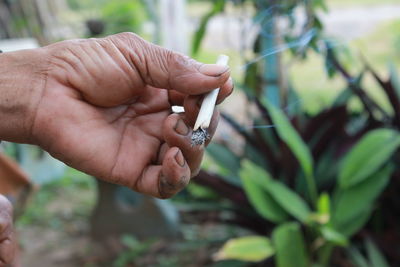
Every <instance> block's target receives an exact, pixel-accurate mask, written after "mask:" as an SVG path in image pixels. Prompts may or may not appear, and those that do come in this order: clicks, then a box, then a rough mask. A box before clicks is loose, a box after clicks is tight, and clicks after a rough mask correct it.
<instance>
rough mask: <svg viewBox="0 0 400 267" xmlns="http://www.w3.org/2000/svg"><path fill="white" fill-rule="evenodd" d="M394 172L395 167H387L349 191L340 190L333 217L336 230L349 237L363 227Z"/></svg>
mask: <svg viewBox="0 0 400 267" xmlns="http://www.w3.org/2000/svg"><path fill="white" fill-rule="evenodd" d="M392 172H393V167H392V166H387V167H386V168H383V169H382V170H380V171H379V172H377V173H376V174H374V175H371V176H370V177H369V178H368V179H366V180H364V181H363V182H361V183H359V184H357V185H355V186H353V187H350V188H349V189H340V188H339V191H338V193H337V195H336V196H335V204H334V211H333V216H332V222H333V225H334V227H335V229H337V230H339V231H340V232H342V233H344V234H345V235H349V234H352V233H354V232H355V231H357V230H358V229H359V228H360V227H362V225H363V224H364V223H365V221H366V220H367V219H368V217H367V215H368V214H370V213H371V211H372V204H373V202H374V200H375V199H376V198H377V197H378V196H379V194H380V193H381V192H382V191H383V189H384V188H385V187H386V185H387V184H388V182H389V179H390V176H391V174H392ZM366 217H367V218H366Z"/></svg>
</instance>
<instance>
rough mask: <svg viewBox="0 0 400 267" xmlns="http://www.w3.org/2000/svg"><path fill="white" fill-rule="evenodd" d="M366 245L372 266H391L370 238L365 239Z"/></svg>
mask: <svg viewBox="0 0 400 267" xmlns="http://www.w3.org/2000/svg"><path fill="white" fill-rule="evenodd" d="M365 247H366V249H367V254H368V259H369V261H370V263H371V266H379V267H389V263H388V262H387V261H386V259H385V257H384V256H383V255H382V253H381V252H380V251H379V249H378V248H377V247H376V246H375V244H374V243H373V242H372V241H371V240H370V239H367V240H366V241H365Z"/></svg>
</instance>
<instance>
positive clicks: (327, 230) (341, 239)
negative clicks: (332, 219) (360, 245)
mask: <svg viewBox="0 0 400 267" xmlns="http://www.w3.org/2000/svg"><path fill="white" fill-rule="evenodd" d="M321 234H322V236H323V237H324V238H325V240H327V241H329V242H332V243H334V244H336V245H338V246H347V245H348V243H349V241H348V240H347V238H346V236H344V235H342V234H341V233H339V232H337V231H336V230H334V229H332V228H331V227H328V226H323V227H321Z"/></svg>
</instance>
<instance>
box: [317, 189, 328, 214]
mask: <svg viewBox="0 0 400 267" xmlns="http://www.w3.org/2000/svg"><path fill="white" fill-rule="evenodd" d="M318 212H319V213H320V214H328V215H329V214H330V213H331V200H330V199H329V195H328V193H326V192H324V193H322V194H321V195H320V197H319V199H318Z"/></svg>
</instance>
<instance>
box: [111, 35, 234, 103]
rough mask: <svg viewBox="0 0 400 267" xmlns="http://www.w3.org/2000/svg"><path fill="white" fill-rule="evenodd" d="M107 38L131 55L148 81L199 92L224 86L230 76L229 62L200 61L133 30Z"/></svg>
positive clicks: (167, 87) (127, 55)
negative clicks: (143, 37) (155, 42)
mask: <svg viewBox="0 0 400 267" xmlns="http://www.w3.org/2000/svg"><path fill="white" fill-rule="evenodd" d="M108 38H111V40H112V42H113V43H114V44H116V46H117V47H118V48H119V49H120V50H121V51H122V52H123V54H124V55H125V56H126V57H127V58H128V60H129V61H130V63H131V65H132V67H134V68H135V69H136V70H137V71H138V72H139V74H140V77H141V78H142V79H143V82H144V83H145V84H147V85H151V86H154V87H157V88H165V89H173V90H177V91H179V92H181V93H184V94H189V95H199V94H203V93H206V92H209V91H211V90H213V89H215V88H219V87H221V86H222V85H223V84H224V83H225V82H226V81H227V80H228V79H229V76H230V72H229V67H227V66H221V65H216V64H202V63H199V62H197V61H196V60H194V59H192V58H190V57H188V56H185V55H182V54H180V53H177V52H174V51H171V50H168V49H165V48H162V47H160V46H157V45H154V44H152V43H149V42H147V41H145V40H143V39H142V38H140V37H139V36H137V35H135V34H133V33H120V34H116V35H112V36H110V37H108Z"/></svg>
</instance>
